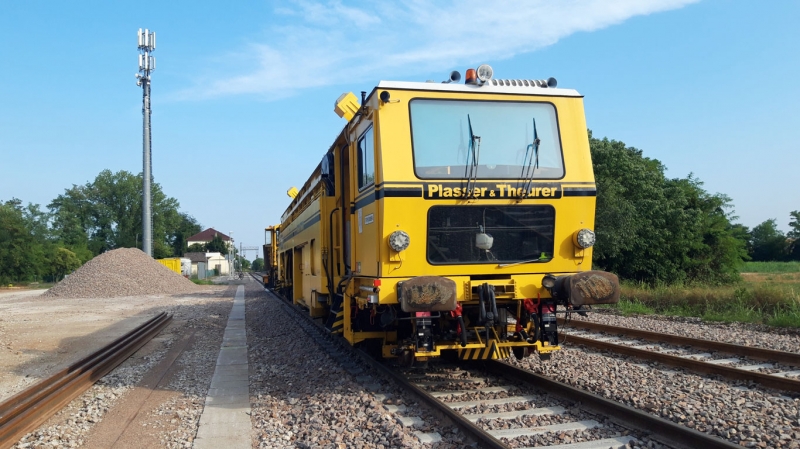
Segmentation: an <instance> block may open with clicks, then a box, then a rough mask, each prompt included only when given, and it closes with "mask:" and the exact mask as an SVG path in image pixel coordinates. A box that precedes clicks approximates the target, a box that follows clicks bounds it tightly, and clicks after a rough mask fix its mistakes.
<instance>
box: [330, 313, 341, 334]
mask: <svg viewBox="0 0 800 449" xmlns="http://www.w3.org/2000/svg"><path fill="white" fill-rule="evenodd" d="M343 331H344V310H340V311H339V312H337V313H336V318H335V319H334V320H333V326H331V333H332V334H341V333H342V332H343Z"/></svg>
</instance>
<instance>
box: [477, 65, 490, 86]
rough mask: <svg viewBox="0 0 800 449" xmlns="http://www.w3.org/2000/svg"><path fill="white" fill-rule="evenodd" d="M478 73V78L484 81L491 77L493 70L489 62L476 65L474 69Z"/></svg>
mask: <svg viewBox="0 0 800 449" xmlns="http://www.w3.org/2000/svg"><path fill="white" fill-rule="evenodd" d="M475 72H476V74H477V75H478V79H479V80H480V81H481V82H482V83H485V82H487V81H489V80H490V79H492V75H494V70H492V66H490V65H489V64H481V65H479V66H478V69H477V70H476V71H475Z"/></svg>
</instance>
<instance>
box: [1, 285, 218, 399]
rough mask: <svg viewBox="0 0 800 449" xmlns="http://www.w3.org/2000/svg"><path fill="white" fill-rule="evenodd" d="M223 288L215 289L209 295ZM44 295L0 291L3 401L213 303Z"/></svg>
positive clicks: (172, 298) (191, 298) (198, 298)
mask: <svg viewBox="0 0 800 449" xmlns="http://www.w3.org/2000/svg"><path fill="white" fill-rule="evenodd" d="M219 289H220V287H209V292H211V291H213V290H219ZM44 292H45V290H16V291H5V292H0V400H4V399H6V398H8V397H10V396H12V395H13V394H15V393H17V392H19V391H21V390H23V389H24V388H25V387H27V386H28V385H30V384H32V383H34V382H36V381H38V380H40V379H42V378H44V377H47V376H48V375H50V374H52V373H54V372H56V371H57V370H58V369H60V368H63V367H65V366H68V365H69V364H71V363H72V362H74V361H77V360H79V359H80V358H82V357H84V356H86V355H88V354H90V353H92V352H94V351H96V350H98V349H99V348H101V347H102V346H104V345H106V344H108V343H110V342H111V341H113V340H114V339H116V338H118V337H119V336H121V335H123V334H124V333H126V332H128V331H130V330H131V329H133V328H135V327H136V326H138V325H140V324H142V323H144V322H145V321H147V320H149V319H150V318H152V317H154V316H155V315H157V314H158V313H160V312H162V311H168V312H172V311H174V310H175V309H177V308H179V307H180V306H182V305H186V306H189V305H196V304H199V303H202V302H203V301H204V300H207V299H208V298H204V297H203V296H188V295H176V296H137V297H123V298H110V299H109V298H92V299H61V298H42V297H41V294H42V293H44ZM215 299H217V298H215Z"/></svg>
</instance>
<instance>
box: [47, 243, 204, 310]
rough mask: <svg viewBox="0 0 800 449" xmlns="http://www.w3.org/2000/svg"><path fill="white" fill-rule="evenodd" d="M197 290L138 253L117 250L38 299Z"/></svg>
mask: <svg viewBox="0 0 800 449" xmlns="http://www.w3.org/2000/svg"><path fill="white" fill-rule="evenodd" d="M201 290H202V288H201V287H199V286H197V285H195V284H194V283H193V282H192V281H190V280H188V279H186V278H184V277H183V276H181V275H180V274H178V273H176V272H174V271H172V270H170V269H169V268H167V267H165V266H164V265H161V264H160V263H158V262H156V261H155V260H153V258H151V257H150V256H148V255H147V254H145V253H143V252H142V251H141V250H139V249H136V248H120V249H115V250H112V251H108V252H106V253H103V254H100V255H99V256H97V257H95V258H94V259H92V260H90V261H88V262H86V264H84V265H83V266H82V267H80V268H79V269H78V270H76V271H75V272H74V273H72V274H71V275H69V276H68V277H67V278H65V279H64V280H62V281H61V282H59V283H58V284H56V285H54V286H53V287H52V288H51V289H50V290H48V291H47V292H46V293H45V294H44V295H42V296H43V297H58V298H114V297H120V296H141V295H172V294H178V293H194V292H198V291H201Z"/></svg>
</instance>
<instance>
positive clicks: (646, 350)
mask: <svg viewBox="0 0 800 449" xmlns="http://www.w3.org/2000/svg"><path fill="white" fill-rule="evenodd" d="M563 323H564V321H563V320H562V321H561V324H562V325H563ZM568 325H569V326H571V327H573V328H575V329H577V330H578V332H574V331H573V332H570V333H568V334H566V335H563V338H564V339H565V341H566V342H568V343H569V344H580V345H584V346H588V347H591V348H595V349H601V350H607V351H612V352H615V353H618V354H624V355H628V356H632V357H637V358H640V359H644V360H651V361H654V362H659V363H663V364H665V365H670V366H675V367H680V368H685V369H688V370H691V371H694V372H698V373H702V374H710V375H718V376H722V377H725V378H728V379H733V380H739V381H745V382H753V383H757V384H760V385H762V386H764V387H769V388H775V389H778V390H782V391H791V392H800V369H798V367H800V354H794V353H790V352H783V351H775V350H771V349H763V348H755V347H749V346H742V345H735V344H730V343H722V342H717V341H710V340H701V339H696V338H689V337H682V336H678V335H671V334H663V333H656V332H649V331H644V330H638V329H630V328H623V327H616V326H610V325H606V324H599V323H593V322H590V321H577V320H573V321H570V322H569V324H568ZM701 351H711V352H701ZM730 355H733V356H734V357H729V356H730ZM763 362H766V363H763Z"/></svg>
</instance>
